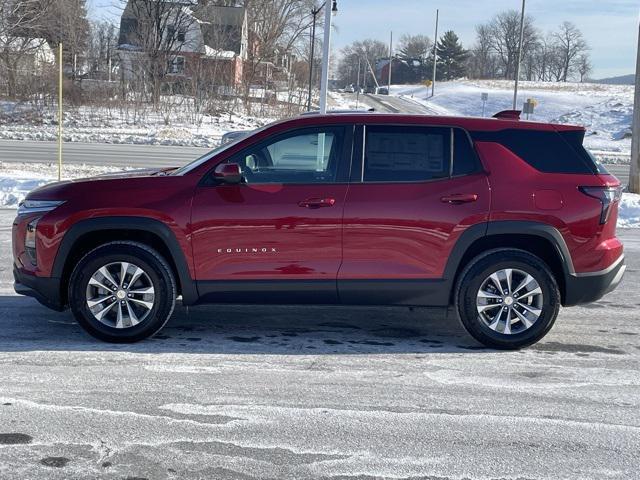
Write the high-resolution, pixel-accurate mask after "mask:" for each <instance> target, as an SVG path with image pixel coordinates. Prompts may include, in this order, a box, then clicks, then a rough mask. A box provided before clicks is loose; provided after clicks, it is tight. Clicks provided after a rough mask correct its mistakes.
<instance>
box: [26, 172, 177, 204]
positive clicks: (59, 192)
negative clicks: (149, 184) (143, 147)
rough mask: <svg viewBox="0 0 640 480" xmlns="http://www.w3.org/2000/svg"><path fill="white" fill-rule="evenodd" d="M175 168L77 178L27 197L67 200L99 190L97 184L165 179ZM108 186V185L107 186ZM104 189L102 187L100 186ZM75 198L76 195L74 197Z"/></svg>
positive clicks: (46, 187) (49, 185) (30, 193)
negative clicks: (71, 196) (138, 179)
mask: <svg viewBox="0 0 640 480" xmlns="http://www.w3.org/2000/svg"><path fill="white" fill-rule="evenodd" d="M175 168H176V167H173V168H142V169H135V170H126V171H122V172H112V173H103V174H100V175H96V176H94V177H86V178H76V179H73V180H63V181H61V182H52V183H48V184H46V185H43V186H41V187H38V188H36V189H35V190H32V191H31V192H29V194H28V195H27V197H26V198H27V199H29V200H58V199H61V200H66V199H67V198H68V197H69V196H70V195H69V194H70V193H71V194H75V193H78V192H87V191H90V190H91V189H92V188H99V187H98V185H96V182H107V181H113V180H116V181H118V180H125V181H126V180H129V179H131V180H133V179H137V178H146V177H164V176H165V175H166V174H167V172H170V171H171V170H174V169H175ZM105 186H106V185H105ZM100 187H102V186H100ZM73 196H75V195H73Z"/></svg>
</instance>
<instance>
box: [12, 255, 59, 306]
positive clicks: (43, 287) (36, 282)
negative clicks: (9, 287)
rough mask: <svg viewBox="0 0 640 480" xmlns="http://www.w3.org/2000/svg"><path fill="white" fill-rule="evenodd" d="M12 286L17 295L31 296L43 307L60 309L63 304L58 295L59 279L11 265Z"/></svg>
mask: <svg viewBox="0 0 640 480" xmlns="http://www.w3.org/2000/svg"><path fill="white" fill-rule="evenodd" d="M13 278H14V280H15V282H14V284H13V288H14V290H15V291H16V293H17V294H19V295H26V296H28V297H33V298H35V299H36V300H38V302H40V303H41V304H42V305H44V306H45V307H48V308H51V309H53V310H57V311H59V312H60V311H62V310H64V309H65V306H64V305H63V304H62V299H61V296H60V279H59V278H48V277H36V276H35V275H30V274H28V273H25V272H24V271H22V270H20V269H19V268H17V267H16V266H14V267H13Z"/></svg>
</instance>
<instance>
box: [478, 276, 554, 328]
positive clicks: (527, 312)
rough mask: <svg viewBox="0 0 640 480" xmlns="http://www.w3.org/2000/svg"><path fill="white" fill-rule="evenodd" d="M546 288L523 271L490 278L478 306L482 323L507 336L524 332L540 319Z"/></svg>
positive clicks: (480, 295) (481, 291)
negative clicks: (543, 290) (543, 289)
mask: <svg viewBox="0 0 640 480" xmlns="http://www.w3.org/2000/svg"><path fill="white" fill-rule="evenodd" d="M543 300H544V299H543V296H542V289H541V288H540V284H539V283H538V281H537V280H536V279H535V278H533V276H531V275H530V274H528V273H527V272H525V271H523V270H518V269H514V268H505V269H502V270H498V271H496V272H494V273H492V274H491V275H489V276H488V277H487V278H486V279H485V280H484V281H483V282H482V283H481V285H480V289H479V290H478V294H477V298H476V307H477V310H478V316H479V318H480V320H481V321H482V322H483V323H484V324H485V325H486V326H488V327H489V328H490V329H491V330H494V331H496V332H498V333H502V334H504V335H513V334H517V333H521V332H524V331H525V330H528V329H529V328H531V327H532V326H533V324H534V323H536V321H537V320H538V319H539V318H540V315H541V314H542V308H543V305H544V303H543Z"/></svg>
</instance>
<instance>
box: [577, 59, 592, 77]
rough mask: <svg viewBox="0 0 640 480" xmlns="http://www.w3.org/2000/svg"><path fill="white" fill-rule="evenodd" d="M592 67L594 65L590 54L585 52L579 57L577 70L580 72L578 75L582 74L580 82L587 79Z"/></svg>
mask: <svg viewBox="0 0 640 480" xmlns="http://www.w3.org/2000/svg"><path fill="white" fill-rule="evenodd" d="M592 68H593V66H592V65H591V60H590V59H589V55H587V54H586V53H583V54H581V55H580V56H579V57H578V58H577V61H576V70H577V72H578V75H580V83H582V82H584V81H585V79H586V78H587V76H588V75H589V74H590V73H591V70H592Z"/></svg>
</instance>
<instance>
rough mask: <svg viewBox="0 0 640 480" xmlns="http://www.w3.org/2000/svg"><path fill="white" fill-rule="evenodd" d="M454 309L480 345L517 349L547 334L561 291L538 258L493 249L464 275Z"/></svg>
mask: <svg viewBox="0 0 640 480" xmlns="http://www.w3.org/2000/svg"><path fill="white" fill-rule="evenodd" d="M456 306H457V309H458V314H459V316H460V320H461V322H462V324H463V326H464V327H465V329H466V330H467V331H468V332H469V333H470V334H471V336H473V337H474V338H475V339H476V340H478V341H479V342H480V343H482V344H484V345H486V346H488V347H492V348H499V349H517V348H521V347H526V346H528V345H532V344H534V343H536V342H537V341H539V340H540V339H541V338H542V337H544V336H545V335H546V334H547V333H548V332H549V330H550V329H551V327H552V326H553V324H554V322H555V320H556V317H557V316H558V311H559V309H560V291H559V289H558V285H557V282H556V280H555V278H554V276H553V274H552V273H551V271H550V270H549V268H548V266H547V265H546V264H545V263H544V262H543V261H542V260H541V259H540V258H538V257H536V256H535V255H532V254H531V253H529V252H526V251H523V250H515V249H500V250H493V251H490V252H487V253H485V254H483V255H480V256H478V257H476V258H475V259H473V260H472V261H471V262H470V263H469V265H467V267H466V268H465V269H464V271H463V272H462V274H461V276H460V280H459V282H458V285H457V289H456Z"/></svg>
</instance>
